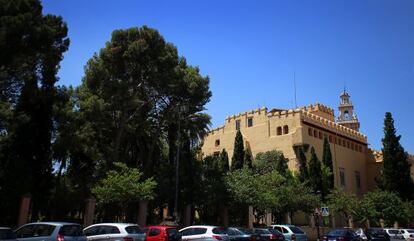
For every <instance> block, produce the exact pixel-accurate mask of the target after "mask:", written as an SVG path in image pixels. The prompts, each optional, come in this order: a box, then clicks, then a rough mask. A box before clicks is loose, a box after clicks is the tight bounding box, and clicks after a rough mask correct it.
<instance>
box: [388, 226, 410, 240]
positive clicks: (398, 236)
mask: <svg viewBox="0 0 414 241" xmlns="http://www.w3.org/2000/svg"><path fill="white" fill-rule="evenodd" d="M384 230H385V232H387V233H388V235H389V236H390V240H405V239H404V236H403V235H402V233H401V232H400V230H398V229H396V228H384Z"/></svg>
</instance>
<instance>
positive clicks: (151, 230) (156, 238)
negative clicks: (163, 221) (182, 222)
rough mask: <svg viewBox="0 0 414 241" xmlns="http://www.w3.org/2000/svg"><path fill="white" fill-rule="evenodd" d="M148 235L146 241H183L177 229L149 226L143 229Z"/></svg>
mask: <svg viewBox="0 0 414 241" xmlns="http://www.w3.org/2000/svg"><path fill="white" fill-rule="evenodd" d="M142 230H143V231H144V232H145V233H146V234H147V237H146V239H145V240H146V241H181V236H180V234H179V233H178V229H177V227H174V226H148V227H145V228H143V229H142Z"/></svg>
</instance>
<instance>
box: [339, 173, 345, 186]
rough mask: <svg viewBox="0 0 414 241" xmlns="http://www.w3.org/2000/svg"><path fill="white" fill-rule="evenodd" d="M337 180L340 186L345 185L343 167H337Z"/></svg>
mask: <svg viewBox="0 0 414 241" xmlns="http://www.w3.org/2000/svg"><path fill="white" fill-rule="evenodd" d="M339 181H340V184H341V187H345V184H346V183H345V169H343V168H339Z"/></svg>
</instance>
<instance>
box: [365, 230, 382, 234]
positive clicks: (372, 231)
mask: <svg viewBox="0 0 414 241" xmlns="http://www.w3.org/2000/svg"><path fill="white" fill-rule="evenodd" d="M368 232H369V233H371V234H386V232H385V230H384V229H368Z"/></svg>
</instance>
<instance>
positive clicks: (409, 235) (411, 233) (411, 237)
mask: <svg viewBox="0 0 414 241" xmlns="http://www.w3.org/2000/svg"><path fill="white" fill-rule="evenodd" d="M400 232H401V233H402V235H403V236H404V238H405V240H406V241H414V229H400Z"/></svg>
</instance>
